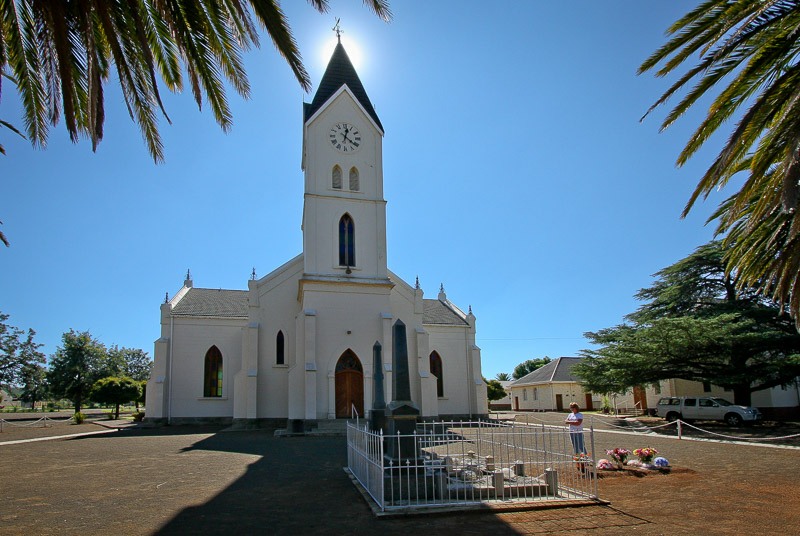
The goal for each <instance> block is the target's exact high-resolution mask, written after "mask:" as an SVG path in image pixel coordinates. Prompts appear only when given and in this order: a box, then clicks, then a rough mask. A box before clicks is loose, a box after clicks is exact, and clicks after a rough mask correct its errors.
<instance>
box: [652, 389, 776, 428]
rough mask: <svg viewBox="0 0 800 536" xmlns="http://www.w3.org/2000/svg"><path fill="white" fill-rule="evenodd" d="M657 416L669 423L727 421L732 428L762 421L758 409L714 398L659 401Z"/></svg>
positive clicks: (683, 397) (679, 397) (682, 397)
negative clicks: (678, 421)
mask: <svg viewBox="0 0 800 536" xmlns="http://www.w3.org/2000/svg"><path fill="white" fill-rule="evenodd" d="M656 415H658V416H659V417H664V418H665V419H667V420H668V421H670V422H672V421H676V420H678V419H681V420H684V421H695V420H697V421H725V422H726V423H728V424H729V425H731V426H741V424H742V423H745V422H746V423H754V422H758V421H760V420H761V417H762V416H761V412H760V411H758V409H757V408H751V407H748V406H736V405H734V404H731V403H730V402H728V401H727V400H725V399H724V398H717V397H713V396H707V397H695V396H670V397H664V398H662V399H661V400H659V401H658V405H657V406H656Z"/></svg>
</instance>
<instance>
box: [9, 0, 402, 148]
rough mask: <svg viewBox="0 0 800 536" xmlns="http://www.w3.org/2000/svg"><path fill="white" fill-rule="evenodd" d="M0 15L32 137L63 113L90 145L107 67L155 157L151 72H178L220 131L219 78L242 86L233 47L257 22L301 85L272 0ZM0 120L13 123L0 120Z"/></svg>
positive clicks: (39, 6) (37, 5)
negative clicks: (204, 105)
mask: <svg viewBox="0 0 800 536" xmlns="http://www.w3.org/2000/svg"><path fill="white" fill-rule="evenodd" d="M309 3H310V4H311V6H312V7H313V8H314V9H316V10H317V11H319V12H320V13H324V12H326V11H327V9H328V3H327V1H326V0H309ZM364 3H365V4H366V5H367V6H369V7H370V8H371V9H372V10H373V11H374V12H375V13H376V14H377V15H378V16H379V17H380V18H382V19H383V20H387V21H388V20H389V19H390V18H391V12H390V10H389V7H388V4H387V1H386V0H364ZM0 18H1V19H2V24H1V25H0V75H2V76H5V77H7V78H8V79H9V80H11V83H12V84H14V85H15V86H16V89H17V91H18V92H19V94H20V97H21V101H22V105H23V109H24V122H25V132H26V133H27V135H28V137H29V138H30V140H31V142H32V143H33V144H34V145H36V146H44V145H45V144H46V142H47V135H48V128H49V126H50V125H52V126H55V125H56V124H57V123H58V121H59V119H60V117H62V116H63V118H64V122H65V124H66V127H67V130H68V132H69V134H70V137H71V139H72V141H74V142H75V141H78V139H80V138H81V137H83V136H85V137H87V138H89V139H90V140H91V141H92V148H93V149H96V148H97V144H98V143H99V142H100V140H101V139H102V138H103V125H104V120H105V113H104V105H105V104H104V85H105V84H106V83H107V82H108V79H109V77H110V76H111V75H112V74H116V75H117V78H118V81H119V85H120V87H121V89H122V96H123V99H124V101H125V105H126V106H127V108H128V113H129V114H130V116H131V119H133V120H134V121H135V122H136V123H137V124H138V125H139V128H140V130H141V132H142V136H143V138H144V140H145V143H146V144H147V147H148V149H149V151H150V154H151V156H152V157H153V159H154V160H155V161H156V162H159V161H162V160H163V159H164V153H163V147H162V143H161V137H160V135H159V132H158V122H157V118H158V115H159V112H160V114H161V115H163V116H164V118H165V119H166V120H167V121H168V122H169V117H168V116H167V113H166V110H165V108H164V104H163V102H162V99H161V92H160V90H159V78H160V82H161V84H163V86H164V87H166V88H167V89H169V90H170V91H172V92H179V91H182V90H183V86H184V78H183V76H184V74H183V73H185V74H186V78H187V81H188V85H189V87H190V88H191V91H192V95H193V96H194V99H195V101H196V102H197V105H198V107H201V106H202V104H203V100H205V101H206V102H207V103H208V105H209V106H210V107H211V110H212V113H213V114H214V118H215V119H216V121H217V123H218V124H219V125H220V127H221V128H222V129H223V130H226V131H227V130H228V129H229V128H230V127H231V124H232V114H231V110H230V107H229V106H228V101H227V96H226V93H225V86H226V84H225V81H226V80H227V82H228V83H229V84H230V86H231V87H233V88H234V89H235V90H236V91H237V92H238V93H239V94H240V95H242V96H243V97H245V98H247V97H248V96H249V93H250V83H249V81H248V79H247V74H246V72H245V69H244V64H243V61H242V53H243V52H246V51H247V50H249V49H250V48H251V47H253V46H255V47H258V46H259V32H258V28H257V25H260V26H261V28H263V29H264V30H266V33H267V34H268V35H269V37H270V39H271V40H272V43H273V44H274V45H275V48H276V50H277V52H278V53H279V54H280V55H281V56H283V58H284V59H285V60H286V61H287V63H288V64H289V68H290V69H291V70H292V72H293V73H294V75H295V77H296V78H297V80H298V82H299V83H300V85H301V86H302V87H303V89H304V90H306V91H307V90H309V89H310V86H311V83H310V79H309V76H308V73H307V72H306V70H305V67H304V66H303V62H302V58H301V55H300V52H299V50H298V47H297V43H296V42H295V39H294V37H293V35H292V32H291V29H290V27H289V23H288V21H287V19H286V16H285V15H284V13H283V11H282V9H281V6H280V3H279V0H227V1H225V2H215V1H208V0H174V1H172V2H162V1H156V0H139V1H136V2H132V1H128V0H107V1H97V2H75V1H73V2H64V1H61V2H49V1H48V2H42V1H36V0H4V1H2V2H0ZM112 66H113V69H112ZM2 76H0V80H1V79H2ZM0 127H6V128H10V129H11V130H12V131H16V129H15V128H14V127H13V126H12V125H10V124H9V123H7V122H0Z"/></svg>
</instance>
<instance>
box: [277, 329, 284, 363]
mask: <svg viewBox="0 0 800 536" xmlns="http://www.w3.org/2000/svg"><path fill="white" fill-rule="evenodd" d="M275 364H276V365H283V364H284V358H283V332H282V331H279V332H278V336H277V337H275Z"/></svg>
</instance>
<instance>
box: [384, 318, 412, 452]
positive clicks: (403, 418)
mask: <svg viewBox="0 0 800 536" xmlns="http://www.w3.org/2000/svg"><path fill="white" fill-rule="evenodd" d="M384 413H385V416H386V432H387V435H388V436H400V437H388V438H387V445H386V457H387V458H388V459H390V460H392V461H394V462H395V464H398V463H400V462H401V461H402V460H405V461H408V460H412V463H415V461H416V460H418V459H419V449H418V447H417V444H416V438H415V437H414V432H415V431H416V429H417V418H418V417H419V414H420V411H419V408H417V406H416V405H415V404H414V402H412V401H411V381H410V375H409V367H408V341H407V340H406V325H405V324H404V323H403V321H402V320H398V321H397V322H395V323H394V326H392V401H391V402H389V404H388V405H387V406H386V410H385V412H384ZM402 436H408V437H402Z"/></svg>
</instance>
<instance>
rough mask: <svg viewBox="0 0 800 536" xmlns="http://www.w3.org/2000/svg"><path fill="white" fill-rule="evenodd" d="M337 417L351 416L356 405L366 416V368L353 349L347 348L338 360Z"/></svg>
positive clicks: (359, 411)
mask: <svg viewBox="0 0 800 536" xmlns="http://www.w3.org/2000/svg"><path fill="white" fill-rule="evenodd" d="M335 381H336V418H337V419H339V418H347V417H350V409H351V407H352V406H355V408H356V411H357V412H358V414H359V415H360V416H361V417H363V416H364V369H363V368H362V367H361V361H359V360H358V357H356V354H354V353H353V351H352V350H349V349H348V350H346V351H345V352H344V353H343V354H342V357H340V358H339V361H337V362H336V380H335Z"/></svg>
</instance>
